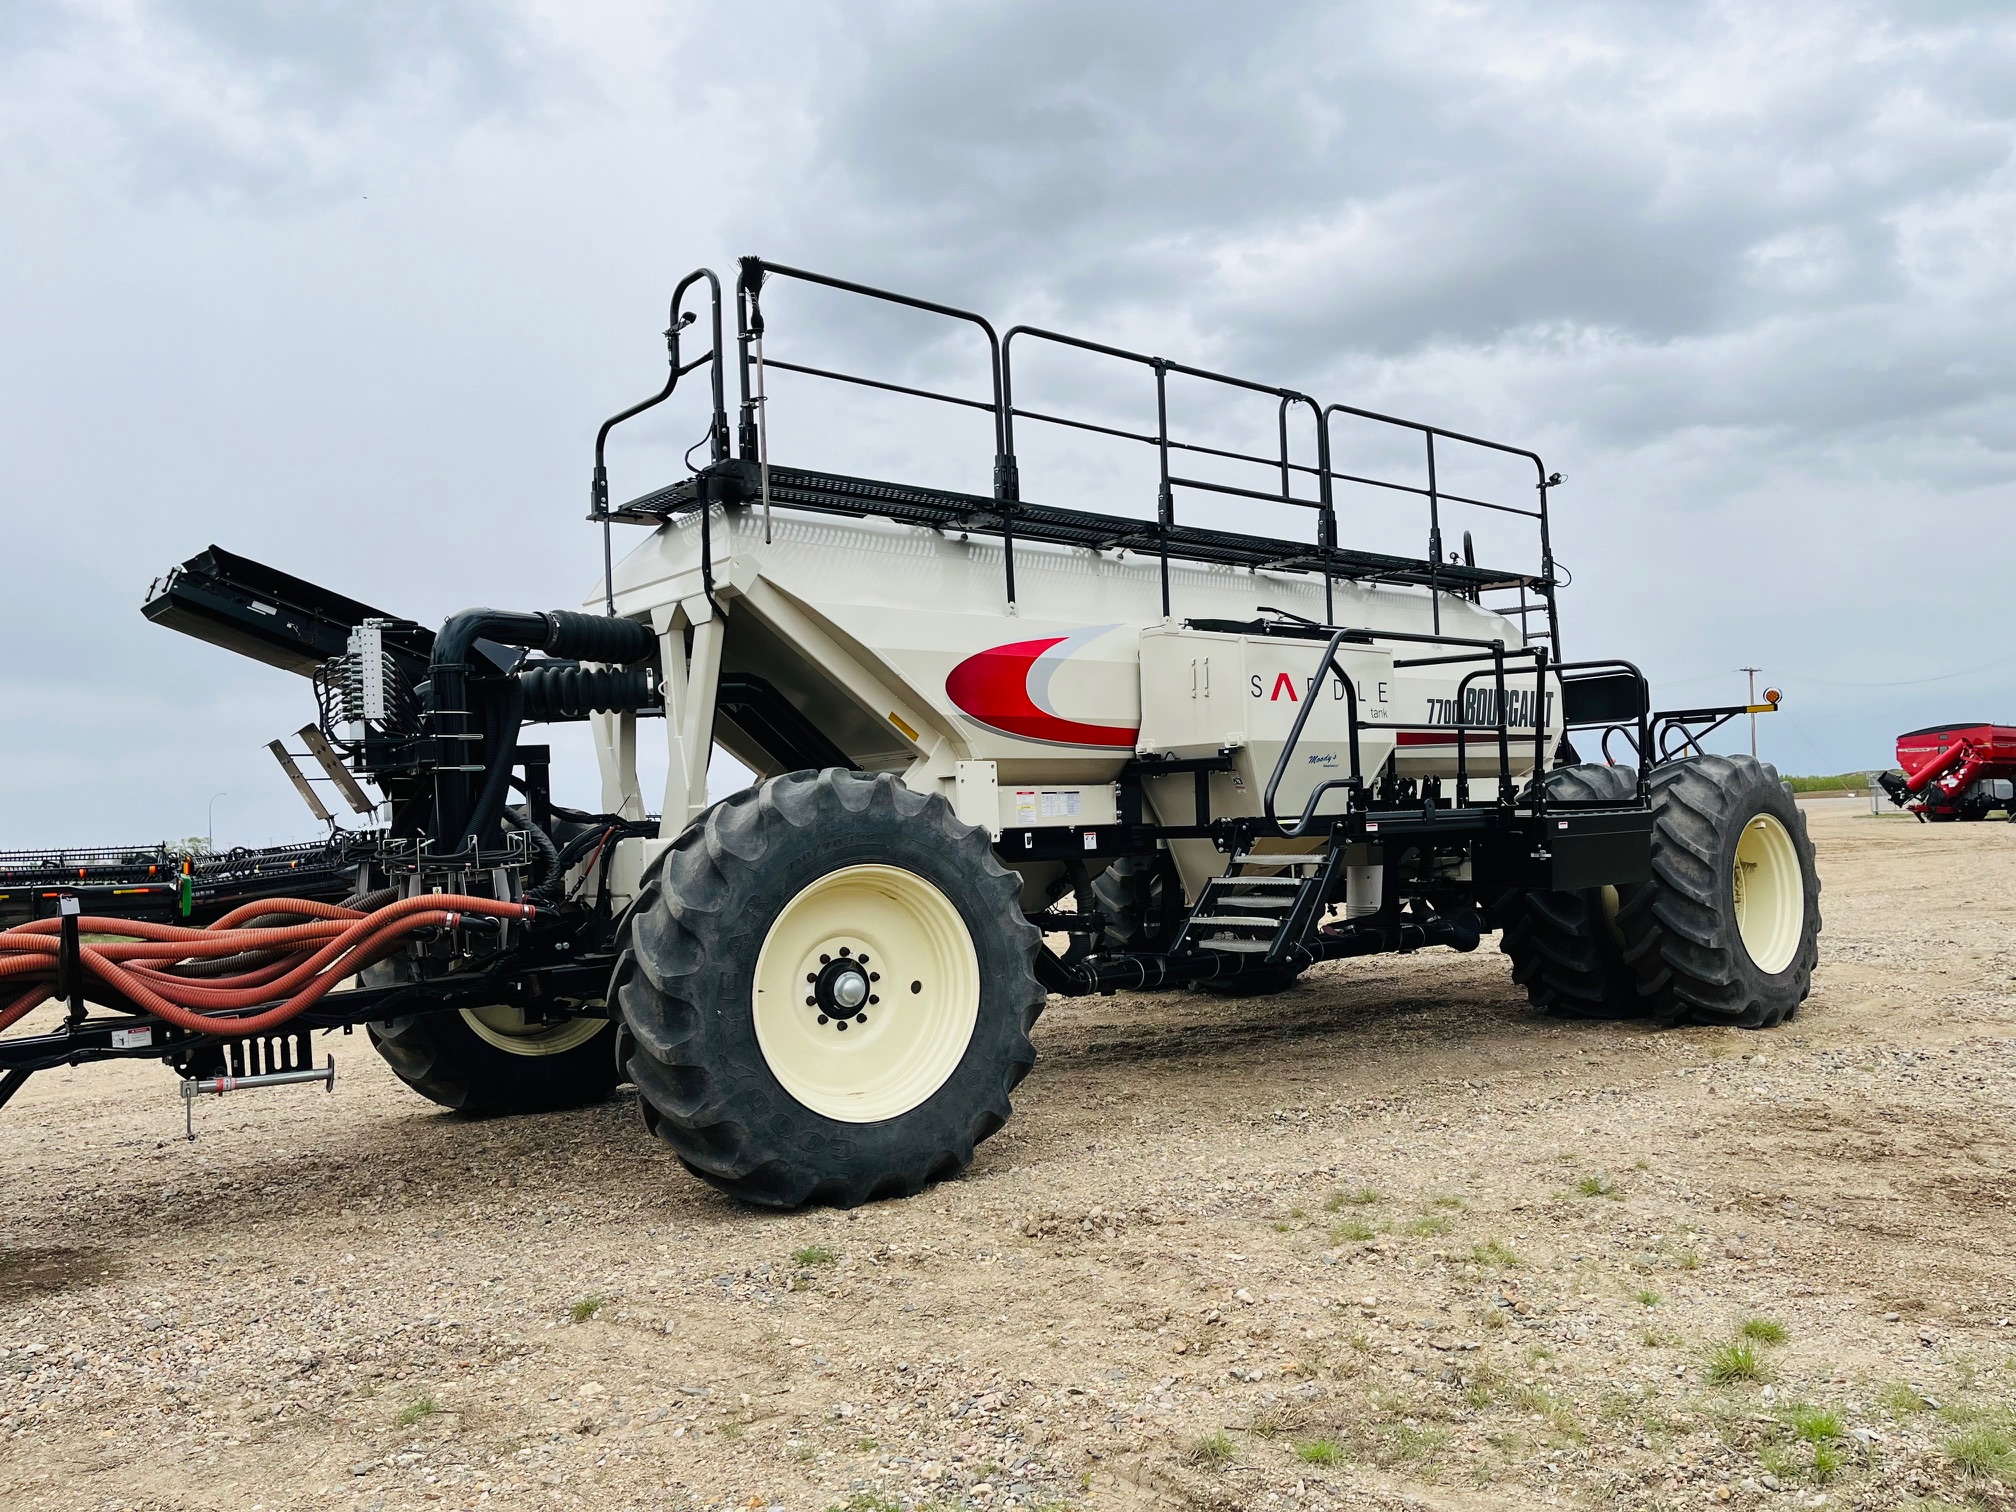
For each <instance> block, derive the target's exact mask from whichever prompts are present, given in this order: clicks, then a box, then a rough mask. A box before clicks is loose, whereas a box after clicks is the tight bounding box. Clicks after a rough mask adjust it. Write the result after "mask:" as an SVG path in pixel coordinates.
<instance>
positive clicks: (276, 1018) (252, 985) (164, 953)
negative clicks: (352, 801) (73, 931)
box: [0, 893, 537, 1036]
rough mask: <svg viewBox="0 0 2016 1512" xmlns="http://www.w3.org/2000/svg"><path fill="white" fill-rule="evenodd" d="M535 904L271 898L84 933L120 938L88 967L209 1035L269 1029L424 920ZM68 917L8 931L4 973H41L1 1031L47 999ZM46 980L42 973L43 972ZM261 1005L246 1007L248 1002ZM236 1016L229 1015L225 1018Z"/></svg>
mask: <svg viewBox="0 0 2016 1512" xmlns="http://www.w3.org/2000/svg"><path fill="white" fill-rule="evenodd" d="M536 912H537V910H536V909H535V908H534V907H533V905H531V904H529V903H505V902H500V901H498V900H497V899H495V898H478V897H470V896H466V895H462V894H454V893H449V894H442V893H431V894H425V895H422V896H419V897H412V898H404V899H400V900H397V901H395V902H391V903H387V904H385V905H384V906H383V907H380V908H378V909H376V910H374V911H372V912H370V913H361V912H359V911H358V910H356V909H349V908H339V907H336V906H335V905H333V904H327V903H317V902H312V901H309V900H305V899H264V900H261V901H260V902H257V903H248V904H245V905H243V906H242V907H240V908H237V909H234V910H232V912H231V913H229V914H226V915H225V916H224V918H222V919H219V920H218V921H217V922H216V923H215V924H212V925H211V926H209V927H208V928H207V929H192V928H186V927H182V926H179V925H172V924H153V923H148V922H145V921H138V920H132V919H113V918H97V917H87V918H82V919H79V920H78V928H79V930H80V932H82V933H86V934H109V935H115V936H118V937H119V938H118V939H117V940H116V941H113V942H97V941H94V942H92V943H90V944H86V945H82V946H80V948H79V951H78V960H79V964H80V965H81V966H82V968H83V969H84V971H85V972H86V973H88V974H89V975H90V976H92V977H95V978H96V979H97V980H98V981H100V982H102V983H103V984H104V985H105V986H107V987H109V988H111V989H112V990H113V991H114V992H116V993H118V994H119V995H120V996H121V997H122V998H124V999H125V1000H126V1001H127V1002H130V1003H132V1004H133V1005H135V1006H136V1007H137V1008H139V1009H140V1010H141V1011H142V1012H146V1013H150V1014H152V1015H154V1016H155V1017H156V1018H159V1019H161V1020H162V1021H163V1022H165V1023H169V1024H173V1025H175V1026H176V1027H177V1028H181V1029H186V1030H190V1031H192V1032H194V1033H199V1034H217V1035H231V1036H238V1035H248V1034H260V1033H264V1032H265V1031H267V1030H269V1029H272V1028H274V1027H276V1026H278V1025H280V1024H284V1023H286V1022H287V1021H288V1020H290V1019H292V1018H295V1017H297V1016H298V1015H299V1014H301V1013H302V1012H304V1011H306V1010H307V1009H308V1008H310V1007H312V1006H313V1005H314V1004H315V1003H316V1002H317V1001H319V1000H320V999H321V998H322V997H323V996H324V995H325V994H327V993H328V992H329V991H331V990H332V989H333V988H334V987H336V986H337V985H338V984H339V983H340V982H342V981H343V980H344V979H345V978H347V977H350V976H352V975H354V974H355V973H357V972H359V971H361V970H363V969H364V968H365V967H366V966H369V965H372V964H374V963H375V962H377V961H381V960H383V959H385V958H386V957H387V956H390V955H393V954H396V953H397V952H398V951H400V950H402V949H404V948H405V943H406V937H407V936H409V935H411V934H413V933H414V932H416V931H418V930H422V929H433V928H439V927H443V926H445V927H449V928H453V927H455V926H456V925H457V924H459V923H460V922H461V920H462V919H463V918H464V917H465V916H468V915H476V916H479V917H484V918H493V919H516V920H521V921H525V920H530V919H531V918H532V917H533V916H534V915H535V913H536ZM275 914H279V915H283V916H294V917H300V918H303V919H304V920H305V921H306V922H303V923H299V924H288V925H281V926H277V927H275V926H259V927H248V926H245V925H242V924H241V923H240V922H239V921H240V920H242V919H245V918H259V917H262V916H270V915H275ZM61 927H62V926H61V921H59V920H56V919H43V920H37V921H36V922H35V923H32V924H24V925H21V926H18V927H17V928H14V929H10V930H6V931H4V932H0V980H5V979H7V978H17V979H18V978H22V977H27V978H30V979H31V983H32V985H31V986H30V988H29V990H28V991H27V992H25V993H23V994H22V995H21V996H19V997H17V998H15V999H14V1000H13V1001H11V1002H10V1003H8V1004H7V1006H6V1007H5V1008H4V1009H0V1030H4V1029H5V1028H7V1027H8V1026H9V1025H11V1024H13V1023H15V1022H16V1021H18V1020H19V1019H20V1018H21V1017H23V1016H24V1015H25V1014H27V1013H28V1012H30V1011H31V1010H33V1009H34V1007H35V1006H36V1005H37V1004H38V1003H40V1002H41V1001H43V1000H44V999H45V998H46V997H47V996H48V995H49V993H50V991H51V989H52V987H53V986H54V982H55V974H56V966H57V956H58V951H59V949H60V945H61V940H60V930H61ZM253 953H257V954H262V955H273V956H275V957H277V959H273V960H270V961H268V962H267V963H266V964H264V965H262V966H259V967H257V968H255V969H252V970H248V971H241V972H239V973H237V974H235V975H232V976H225V977H215V978H207V979H194V978H190V977H187V976H182V975H178V974H176V972H175V969H174V968H175V967H176V966H177V965H178V964H180V963H188V962H201V961H203V960H206V959H212V958H219V957H227V958H228V957H237V956H244V955H247V954H253ZM37 978H40V979H41V980H35V979H37ZM247 1009H251V1010H256V1011H253V1012H250V1013H248V1014H243V1015H242V1016H240V1015H239V1013H238V1012H237V1011H239V1010H247ZM220 1015H229V1016H220Z"/></svg>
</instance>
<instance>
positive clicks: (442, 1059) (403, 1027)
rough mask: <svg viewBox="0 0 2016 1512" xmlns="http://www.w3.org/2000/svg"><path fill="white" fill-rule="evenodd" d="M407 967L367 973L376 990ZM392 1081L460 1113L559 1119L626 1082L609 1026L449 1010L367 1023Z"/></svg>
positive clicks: (391, 965)
mask: <svg viewBox="0 0 2016 1512" xmlns="http://www.w3.org/2000/svg"><path fill="white" fill-rule="evenodd" d="M405 969H406V968H405V963H404V962H402V961H387V962H381V963H380V964H379V965H377V966H373V967H371V968H370V969H369V970H367V971H366V972H365V980H366V981H367V982H369V983H371V984H372V985H374V986H376V985H385V984H388V983H390V982H394V981H397V980H399V977H398V975H397V974H396V973H399V972H401V971H403V970H405ZM364 1027H365V1031H366V1032H367V1033H368V1034H369V1035H370V1036H371V1046H372V1048H373V1049H375V1050H376V1051H377V1052H378V1053H379V1054H380V1055H381V1056H383V1057H384V1059H385V1064H386V1065H388V1066H390V1067H391V1068H392V1074H393V1075H394V1076H396V1077H398V1078H399V1080H401V1081H403V1082H404V1083H406V1085H407V1086H409V1087H411V1088H412V1089H413V1090H414V1091H415V1092H418V1093H419V1094H420V1095H421V1096H422V1097H425V1098H430V1099H432V1100H433V1101H434V1102H437V1103H439V1104H441V1106H442V1107H444V1108H452V1109H453V1110H454V1111H456V1112H457V1113H468V1114H472V1115H475V1116H478V1117H487V1116H491V1115H496V1114H505V1113H553V1112H557V1111H559V1110H560V1109H562V1108H579V1107H585V1106H586V1105H588V1104H590V1103H598V1102H601V1101H602V1100H603V1099H604V1098H606V1097H607V1096H608V1095H609V1094H610V1093H611V1092H613V1091H615V1090H616V1084H617V1082H618V1081H620V1080H621V1078H620V1076H619V1075H618V1073H617V1068H616V1056H615V1053H614V1048H613V1047H614V1045H615V1028H616V1026H615V1025H614V1024H613V1023H611V1022H610V1021H609V1020H608V1019H599V1018H573V1019H566V1020H563V1021H562V1022H560V1023H557V1024H551V1025H540V1024H533V1025H527V1024H526V1022H525V1016H524V1014H523V1013H521V1012H520V1011H519V1010H518V1009H516V1008H506V1007H497V1008H463V1009H459V1010H458V1009H444V1010H438V1011H436V1012H432V1013H413V1014H407V1015H405V1016H403V1017H400V1018H393V1019H383V1020H381V1021H379V1022H377V1023H374V1024H366V1025H365V1026H364Z"/></svg>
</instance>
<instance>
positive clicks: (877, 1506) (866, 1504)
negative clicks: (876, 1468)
mask: <svg viewBox="0 0 2016 1512" xmlns="http://www.w3.org/2000/svg"><path fill="white" fill-rule="evenodd" d="M826 1512H903V1505H902V1503H900V1502H897V1501H892V1500H891V1499H890V1498H888V1497H886V1496H877V1495H876V1494H875V1493H874V1492H873V1491H856V1492H855V1493H854V1494H853V1495H852V1496H850V1497H848V1498H847V1500H845V1501H844V1502H834V1503H833V1504H832V1505H831V1506H829V1507H828V1508H827V1509H826Z"/></svg>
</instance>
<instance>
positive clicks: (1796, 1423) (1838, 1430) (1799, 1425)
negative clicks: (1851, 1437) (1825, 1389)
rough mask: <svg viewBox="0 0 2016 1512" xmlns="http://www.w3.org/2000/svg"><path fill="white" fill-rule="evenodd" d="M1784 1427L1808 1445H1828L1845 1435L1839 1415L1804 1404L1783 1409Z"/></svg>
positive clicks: (1824, 1408)
mask: <svg viewBox="0 0 2016 1512" xmlns="http://www.w3.org/2000/svg"><path fill="white" fill-rule="evenodd" d="M1785 1426H1786V1427H1788V1428H1790V1429H1791V1430H1792V1432H1793V1435H1794V1436H1795V1437H1797V1438H1801V1439H1804V1440H1805V1441H1806V1442H1807V1443H1809V1444H1828V1443H1832V1442H1833V1441H1834V1440H1836V1439H1838V1438H1842V1437H1844V1436H1845V1435H1846V1434H1847V1431H1848V1430H1847V1429H1846V1428H1844V1427H1842V1426H1841V1414H1840V1413H1838V1412H1836V1411H1835V1410H1834V1409H1833V1408H1832V1407H1810V1406H1808V1405H1806V1404H1805V1403H1804V1402H1801V1403H1799V1404H1798V1405H1796V1406H1793V1407H1788V1408H1786V1409H1785Z"/></svg>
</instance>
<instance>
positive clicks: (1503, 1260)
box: [1470, 1239, 1519, 1270]
mask: <svg viewBox="0 0 2016 1512" xmlns="http://www.w3.org/2000/svg"><path fill="white" fill-rule="evenodd" d="M1470 1258H1471V1259H1472V1260H1474V1261H1476V1262H1477V1263H1478V1264H1479V1265H1496V1266H1499V1267H1501V1268H1503V1269H1507V1270H1509V1269H1511V1268H1512V1267H1513V1266H1516V1265H1517V1264H1518V1263H1519V1257H1518V1256H1517V1255H1515V1254H1513V1253H1512V1251H1511V1250H1510V1249H1508V1248H1507V1247H1506V1246H1504V1245H1502V1244H1500V1243H1499V1242H1498V1241H1497V1240H1496V1239H1486V1240H1485V1241H1484V1242H1483V1243H1482V1244H1473V1245H1471V1246H1470Z"/></svg>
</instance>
